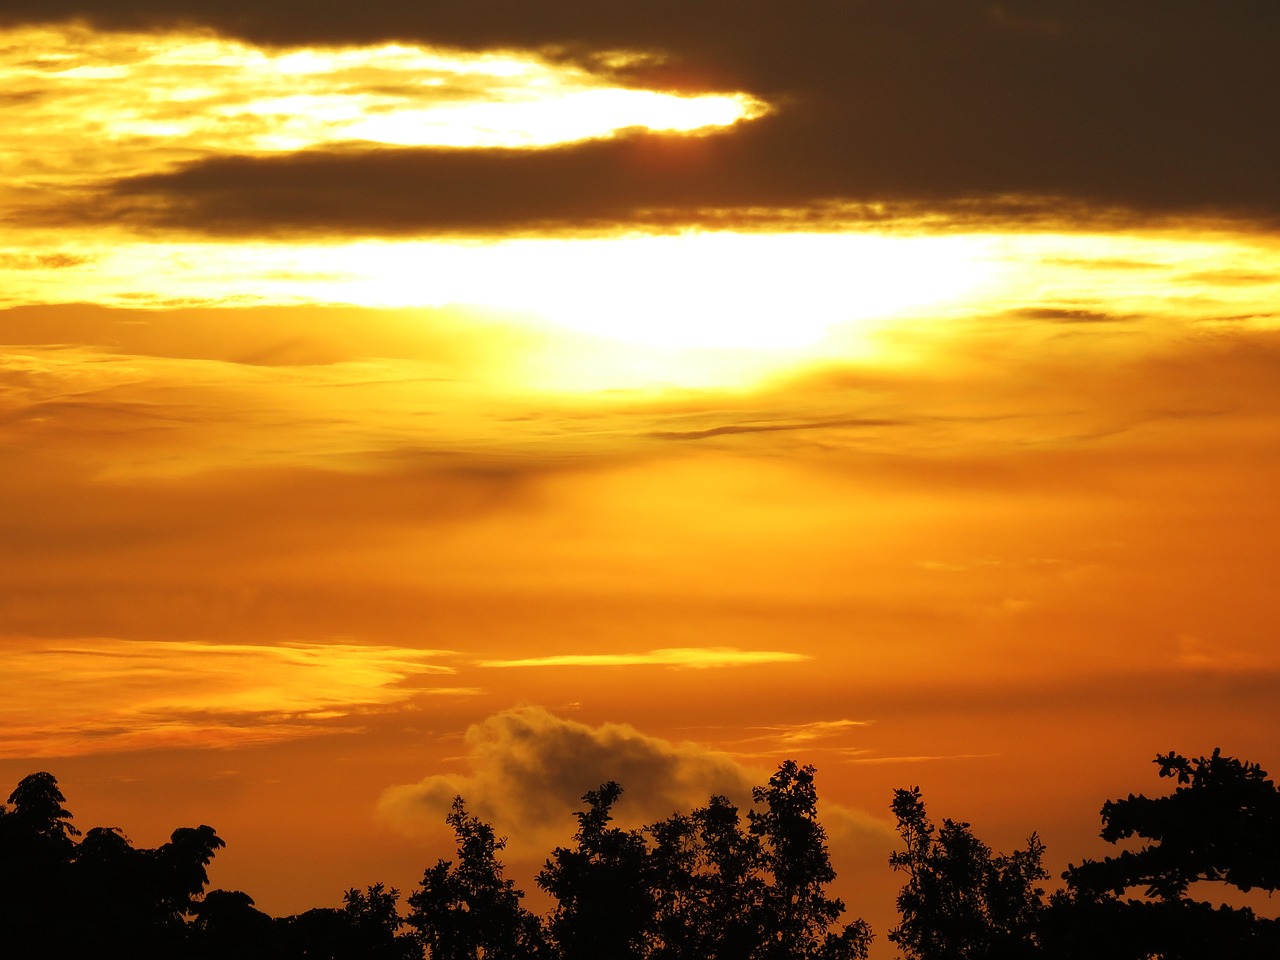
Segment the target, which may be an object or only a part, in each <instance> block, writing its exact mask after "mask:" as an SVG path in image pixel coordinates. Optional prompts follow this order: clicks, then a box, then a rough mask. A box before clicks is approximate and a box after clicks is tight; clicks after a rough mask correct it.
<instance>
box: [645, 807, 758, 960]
mask: <svg viewBox="0 0 1280 960" xmlns="http://www.w3.org/2000/svg"><path fill="white" fill-rule="evenodd" d="M645 832H646V833H647V834H649V835H650V836H652V837H653V841H654V843H653V848H652V850H651V852H650V855H649V886H650V890H651V896H652V897H653V902H654V911H655V912H654V919H653V927H652V930H651V933H650V936H649V956H650V957H651V958H654V960H667V958H672V960H675V958H686V957H687V958H698V960H749V958H751V957H752V956H754V955H756V954H757V953H758V952H759V951H760V950H761V949H762V948H763V946H764V944H765V941H766V937H765V934H764V931H763V928H762V925H761V916H762V905H763V900H764V890H765V881H764V877H763V874H762V872H761V871H762V867H763V849H762V847H761V844H760V839H759V837H757V836H755V835H754V834H752V833H750V832H749V831H747V830H746V829H745V828H744V825H743V822H742V818H741V817H740V815H739V813H738V808H737V807H735V806H734V805H733V804H732V803H730V802H729V800H728V799H727V798H725V797H723V796H714V797H712V798H711V800H710V802H709V803H708V804H707V806H705V807H702V808H700V809H698V810H694V811H693V812H692V813H691V814H687V815H685V814H675V815H673V816H672V817H670V818H668V819H667V820H662V821H659V822H658V823H655V824H653V825H651V826H648V827H646V828H645Z"/></svg>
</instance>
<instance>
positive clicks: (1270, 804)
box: [1049, 750, 1280, 960]
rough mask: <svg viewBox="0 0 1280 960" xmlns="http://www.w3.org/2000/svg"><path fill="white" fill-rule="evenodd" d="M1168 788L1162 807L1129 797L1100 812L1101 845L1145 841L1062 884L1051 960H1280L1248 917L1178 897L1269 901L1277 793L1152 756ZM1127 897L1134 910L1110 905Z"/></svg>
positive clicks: (1252, 767) (1278, 846) (1236, 765)
mask: <svg viewBox="0 0 1280 960" xmlns="http://www.w3.org/2000/svg"><path fill="white" fill-rule="evenodd" d="M1155 763H1156V764H1157V765H1158V766H1159V768H1160V770H1159V773H1160V776H1161V777H1164V778H1173V779H1175V780H1176V782H1177V786H1176V787H1175V789H1174V791H1173V792H1172V793H1171V794H1169V795H1167V796H1163V797H1146V796H1143V795H1141V794H1139V795H1138V796H1134V795H1133V794H1130V795H1129V796H1128V797H1127V798H1126V799H1124V800H1110V801H1107V802H1106V803H1105V804H1104V805H1103V807H1102V834H1101V835H1102V838H1103V839H1104V840H1107V841H1108V842H1110V843H1117V842H1119V841H1122V840H1128V839H1131V838H1134V837H1137V838H1140V839H1142V840H1145V841H1148V842H1147V843H1146V844H1145V845H1144V846H1142V847H1140V848H1139V849H1136V850H1124V851H1122V852H1121V853H1120V854H1119V855H1117V856H1115V857H1106V858H1104V859H1103V860H1101V861H1094V860H1085V861H1084V862H1082V863H1081V864H1080V865H1079V866H1071V867H1069V868H1068V869H1067V871H1066V872H1065V873H1064V874H1063V879H1065V880H1066V881H1067V890H1066V892H1064V893H1063V894H1061V895H1059V896H1057V897H1055V898H1054V902H1053V908H1052V909H1051V910H1050V915H1049V921H1050V934H1051V940H1052V943H1053V948H1054V950H1055V952H1056V954H1057V955H1060V956H1063V957H1086V956H1087V957H1099V958H1115V960H1129V958H1146V957H1148V956H1153V955H1159V956H1161V957H1164V958H1167V960H1180V958H1187V960H1191V958H1200V957H1210V956H1214V957H1216V956H1224V957H1226V956H1230V957H1232V958H1241V960H1244V958H1259V960H1261V958H1269V960H1274V958H1276V957H1280V924H1278V923H1277V922H1276V921H1274V920H1268V919H1264V918H1259V917H1257V916H1255V914H1254V912H1253V911H1252V910H1251V909H1249V908H1248V907H1242V908H1232V907H1229V906H1225V905H1224V906H1219V907H1216V908H1215V907H1214V906H1212V905H1211V904H1209V903H1206V902H1203V901H1198V900H1192V899H1189V898H1188V897H1187V893H1188V892H1189V890H1190V888H1191V886H1192V885H1193V884H1195V883H1221V884H1225V885H1227V886H1232V887H1235V888H1237V889H1239V890H1244V891H1247V890H1251V889H1255V888H1259V889H1262V890H1266V891H1267V892H1268V893H1272V892H1274V891H1275V890H1276V888H1277V886H1278V885H1280V791H1277V789H1276V785H1275V784H1274V783H1273V782H1272V781H1271V780H1270V779H1268V778H1267V774H1266V771H1265V770H1263V769H1262V768H1261V767H1259V766H1258V764H1256V763H1248V762H1244V761H1240V760H1237V759H1235V758H1234V757H1224V756H1222V753H1221V750H1214V751H1213V754H1212V755H1211V756H1209V757H1203V756H1202V757H1198V758H1196V759H1195V760H1188V759H1187V758H1186V757H1183V756H1180V755H1178V754H1176V753H1173V752H1170V753H1167V754H1160V755H1157V756H1156V758H1155ZM1134 888H1139V889H1141V890H1142V893H1143V896H1144V897H1145V899H1135V898H1129V899H1124V900H1122V899H1120V898H1121V897H1123V896H1124V895H1125V894H1126V893H1127V892H1128V891H1130V890H1132V889H1134Z"/></svg>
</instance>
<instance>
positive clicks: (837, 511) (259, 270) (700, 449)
mask: <svg viewBox="0 0 1280 960" xmlns="http://www.w3.org/2000/svg"><path fill="white" fill-rule="evenodd" d="M1278 48H1280V7H1277V6H1276V5H1275V4H1274V3H1273V2H1271V0H1267V2H1261V0H1259V2H1249V0H1237V2H1231V3H1223V4H1212V5H1211V4H1195V3H1190V2H1187V3H1182V2H1177V3H1170V2H1155V0H1132V2H1126V3H1124V4H1119V5H1117V4H1113V3H1100V2H1093V0H1083V2H1082V0H1072V2H1070V3H1068V2H1065V0H1064V2H1051V0H1041V2H1034V3H1033V2H1030V0H1027V2H1010V3H979V2H967V0H934V2H927V3H926V2H923V0H921V2H892V3H890V2H879V3H872V2H852V0H850V2H836V0H826V2H819V0H813V2H796V3H788V4H781V3H773V4H765V3H753V2H744V0H739V2H736V3H730V2H727V0H705V2H696V3H690V2H677V0H645V2H644V3H639V2H631V0H611V2H609V3H600V2H596V0H590V2H589V0H538V2H537V3H527V2H521V3H517V2H514V0H510V2H503V0H468V2H465V3H455V2H452V0H436V2H433V3H430V4H405V3H401V2H395V3H389V2H369V3H364V4H361V5H359V6H349V5H346V4H338V3H329V2H317V0H309V2H307V3H300V2H298V3H295V2H292V0H253V2H246V0H219V2H217V3H213V2H204V0H164V2H161V0H138V2H132V3H130V2H118V3H116V2H92V3H90V2H87V0H83V2H75V0H39V2H34V0H33V2H30V3H28V2H25V0H6V2H5V3H4V5H3V9H2V10H0V104H2V105H3V110H0V142H3V143H4V144H5V148H4V150H3V151H2V152H0V570H3V571H4V576H3V577H0V642H2V643H3V649H4V654H3V655H4V667H5V669H4V670H2V671H0V718H2V719H3V724H0V768H3V771H4V773H5V775H6V777H7V782H8V783H9V784H10V787H5V788H4V789H5V790H8V789H10V788H11V785H12V784H13V783H16V782H17V780H18V779H19V778H20V777H21V776H23V775H25V774H26V773H29V772H32V771H35V770H39V769H47V770H49V771H50V772H52V773H54V774H55V775H56V776H57V777H58V778H59V781H60V782H61V784H62V786H63V789H64V792H66V793H67V795H68V797H69V806H70V808H71V809H72V811H73V812H74V813H75V814H76V816H77V821H78V822H79V823H80V825H81V826H82V827H87V826H90V825H111V826H119V827H122V828H123V829H124V830H125V832H126V833H127V834H128V835H129V836H131V837H132V838H133V839H134V840H135V842H137V843H139V844H145V845H151V844H154V843H157V842H160V841H161V840H163V839H164V838H166V837H167V835H168V832H169V831H170V830H171V829H173V828H174V827H176V826H180V825H194V824H197V823H209V824H211V825H213V826H214V827H215V828H216V829H217V830H218V832H219V834H220V835H221V836H223V837H224V839H226V840H227V841H228V845H229V846H228V849H227V850H225V851H223V852H222V853H220V854H219V857H218V859H217V860H216V861H215V863H214V867H213V870H212V878H213V882H214V884H215V885H218V886H222V887H227V888H241V889H244V890H246V891H247V892H249V893H250V894H251V895H252V896H253V897H254V898H255V899H256V900H257V902H258V905H259V907H261V908H263V909H265V910H267V911H268V912H273V913H288V912H293V911H297V910H301V909H304V908H307V907H310V906H315V905H331V904H335V903H337V902H338V901H339V898H340V896H341V893H342V891H343V890H344V889H346V888H347V887H350V886H359V885H364V884H367V883H373V882H376V881H385V882H387V883H389V884H394V885H397V886H399V887H401V888H402V889H403V890H406V891H407V890H408V889H410V888H411V887H412V886H413V884H414V883H416V881H417V880H418V879H419V878H420V876H421V872H422V870H423V869H424V868H425V867H426V866H427V865H428V864H430V863H434V861H435V859H436V858H437V857H438V856H441V855H445V854H447V853H448V852H449V848H448V845H447V842H446V839H445V837H444V831H443V829H442V828H443V823H442V821H443V816H444V813H445V812H446V811H447V809H448V804H449V801H450V799H451V798H452V796H453V795H454V794H455V793H458V792H461V793H462V794H464V795H465V796H466V797H467V799H468V801H469V802H470V804H471V807H472V809H473V810H475V811H476V812H478V813H480V814H481V815H483V816H486V817H487V818H490V819H492V820H493V821H494V822H495V823H496V824H497V826H498V829H499V831H500V832H501V833H505V834H507V835H509V836H510V837H511V847H510V849H509V854H510V857H509V859H510V860H511V861H512V862H513V865H514V868H515V874H516V876H517V878H519V879H521V880H522V882H524V883H525V884H526V886H531V885H530V884H529V882H528V878H529V877H530V876H531V874H532V872H533V870H534V869H536V866H537V865H538V863H539V862H540V860H541V858H542V857H543V856H545V854H546V853H547V852H548V851H549V849H550V847H551V846H552V845H554V844H555V843H557V842H561V841H563V840H565V839H566V838H567V836H568V834H570V833H571V832H572V827H573V821H572V819H571V812H572V810H573V809H575V807H576V798H578V797H579V796H580V795H581V794H582V793H583V792H584V791H586V790H587V789H590V788H593V787H595V786H597V785H598V784H599V783H600V782H602V781H603V780H606V779H617V780H619V781H621V782H622V783H623V786H624V787H625V788H626V790H627V793H626V794H625V795H624V798H623V800H622V802H621V803H620V805H619V808H618V810H619V814H620V815H621V816H622V817H623V818H624V819H629V820H630V821H631V822H634V823H639V822H642V821H645V820H652V819H656V818H658V817H661V816H664V815H666V814H667V813H669V812H671V811H672V810H673V809H675V808H677V807H680V806H685V807H687V806H691V805H694V804H697V803H702V802H705V800H706V799H707V797H708V796H709V795H710V794H711V793H713V792H726V793H728V794H730V795H731V796H732V797H734V798H736V799H737V800H739V801H741V802H745V800H746V799H747V797H748V795H749V787H750V786H751V785H752V784H755V783H762V782H764V780H765V779H766V778H767V776H768V774H769V772H770V771H771V770H772V768H773V767H774V766H776V764H777V763H778V762H779V761H780V760H782V759H784V758H788V757H790V758H795V759H797V760H800V761H802V762H811V763H814V764H816V765H817V767H818V771H819V772H818V777H819V779H818V787H819V793H820V795H821V796H822V798H823V799H824V801H825V804H826V806H825V812H824V817H825V819H826V822H827V825H828V829H829V831H830V833H831V836H832V850H833V858H834V861H835V866H836V868H837V869H838V870H839V871H840V873H841V878H842V879H841V882H840V891H839V892H840V893H841V894H843V895H844V896H845V897H846V899H847V900H848V902H849V906H850V910H851V913H852V914H854V915H859V914H861V915H864V916H866V917H868V919H870V920H871V921H872V923H873V925H874V926H875V928H876V932H877V934H878V940H879V947H878V951H879V953H880V955H881V956H887V955H889V953H891V951H889V950H887V949H886V947H885V943H884V934H885V933H886V932H887V928H888V925H889V923H891V922H892V919H893V912H892V902H893V894H894V891H895V889H896V878H895V877H894V876H893V875H892V873H891V872H890V870H889V868H888V865H887V862H886V859H887V856H888V853H889V851H890V849H891V848H892V834H891V826H892V825H891V823H890V821H889V819H888V804H889V800H890V797H891V792H892V790H893V788H894V787H899V786H911V785H920V786H921V787H922V788H923V790H924V797H925V800H926V803H927V804H928V806H929V809H930V812H931V813H932V814H933V815H934V816H935V817H936V818H938V819H941V818H942V817H945V816H950V817H954V818H958V819H964V820H969V821H971V822H972V823H973V824H974V827H975V829H976V831H977V833H978V834H979V836H982V837H983V838H984V839H986V840H988V841H989V842H991V843H992V844H993V845H994V846H996V847H997V848H1002V849H1006V850H1007V849H1009V848H1011V847H1013V846H1014V845H1018V844H1020V843H1021V842H1022V841H1023V839H1024V838H1025V837H1026V836H1027V835H1028V834H1030V833H1031V832H1032V831H1033V830H1035V831H1039V832H1040V835H1041V837H1042V838H1043V839H1044V840H1045V842H1046V843H1047V845H1048V861H1049V866H1050V868H1051V870H1053V871H1054V872H1055V873H1056V872H1057V871H1059V870H1060V869H1061V868H1063V867H1064V866H1065V865H1066V863H1067V861H1068V860H1075V861H1078V860H1079V859H1080V858H1081V857H1082V856H1085V855H1096V854H1097V853H1098V852H1099V847H1100V843H1099V842H1098V841H1097V840H1096V839H1095V835H1096V833H1097V829H1098V817H1097V813H1098V809H1099V807H1100V806H1101V804H1102V802H1103V800H1105V799H1107V798H1109V797H1114V796H1122V795H1124V794H1126V793H1128V792H1129V791H1130V790H1133V791H1138V790H1148V791H1156V790H1159V789H1160V787H1161V783H1160V782H1158V781H1156V780H1155V777H1154V770H1155V768H1154V767H1153V766H1152V764H1151V763H1150V760H1151V759H1152V758H1153V757H1154V755H1155V754H1156V753H1157V752H1158V751H1167V750H1170V749H1176V750H1179V751H1182V752H1184V753H1191V754H1197V753H1201V752H1208V751H1210V750H1212V749H1213V748H1214V747H1215V746H1221V747H1222V748H1223V750H1224V752H1226V753H1230V754H1234V755H1237V756H1241V757H1246V758H1248V759H1251V760H1255V761H1258V762H1260V763H1262V765H1263V766H1264V767H1266V768H1268V769H1272V770H1273V772H1274V770H1275V768H1276V767H1277V766H1280V740H1278V739H1277V734H1276V730H1277V721H1278V720H1280V653H1277V652H1276V650H1277V648H1276V643H1275V637H1274V633H1273V624H1274V623H1275V622H1276V620H1277V618H1278V615H1280V589H1277V585H1276V570H1277V568H1278V567H1280V497H1278V496H1277V493H1276V491H1277V490H1280V226H1278V224H1280V180H1278V179H1277V177H1276V170H1278V169H1280V126H1278V125H1277V124H1276V123H1275V122H1274V119H1273V118H1274V117H1276V116H1280V58H1277V57H1276V56H1275V51H1276V49H1278Z"/></svg>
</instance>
